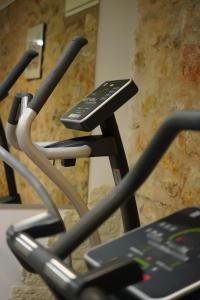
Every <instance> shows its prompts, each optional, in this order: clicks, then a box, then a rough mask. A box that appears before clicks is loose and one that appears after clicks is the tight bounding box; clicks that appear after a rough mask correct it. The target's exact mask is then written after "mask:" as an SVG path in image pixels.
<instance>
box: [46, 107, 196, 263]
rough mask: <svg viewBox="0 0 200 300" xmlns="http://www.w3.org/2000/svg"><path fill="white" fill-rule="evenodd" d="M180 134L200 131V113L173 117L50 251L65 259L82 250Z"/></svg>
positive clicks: (175, 114)
mask: <svg viewBox="0 0 200 300" xmlns="http://www.w3.org/2000/svg"><path fill="white" fill-rule="evenodd" d="M181 130H200V111H180V112H175V113H173V114H172V115H170V116H169V117H168V118H167V119H166V120H165V121H164V123H163V124H162V125H161V127H160V128H159V129H158V131H157V132H156V134H155V135H154V137H153V138H152V140H151V142H150V143H149V145H148V146H147V148H146V150H145V151H144V152H143V154H142V155H141V156H140V158H139V160H138V161H137V162H136V164H135V165H134V166H133V168H132V169H131V170H130V171H129V173H128V174H127V175H126V176H125V177H124V178H123V179H122V180H121V181H120V183H119V184H118V185H117V186H116V187H115V188H114V189H113V190H112V191H111V192H110V193H109V194H108V195H107V196H106V197H105V198H104V199H103V200H102V201H101V202H99V203H98V204H97V205H96V206H95V207H94V208H93V209H91V210H90V211H89V212H88V213H87V214H85V215H84V216H83V217H82V218H81V219H80V221H79V222H78V223H76V224H75V225H73V226H72V227H71V228H70V230H69V231H68V232H67V233H65V234H64V235H62V238H59V239H58V240H57V241H56V242H55V243H54V244H53V246H52V248H51V251H52V252H53V253H55V254H57V255H58V256H59V257H61V258H64V257H67V256H68V255H69V254H70V253H71V252H72V251H73V250H74V249H75V248H76V247H77V246H79V245H80V244H81V243H82V242H83V241H84V240H85V239H86V238H87V237H88V236H89V235H90V234H91V233H92V232H93V231H94V230H96V229H97V228H98V227H99V226H100V225H101V224H102V223H103V222H104V221H105V220H106V219H107V218H108V217H110V216H111V214H113V213H114V212H115V211H116V210H117V209H118V208H119V207H120V206H121V205H122V204H123V203H124V199H129V197H130V196H131V195H132V193H133V192H135V191H136V190H137V189H138V188H139V187H140V186H141V185H142V184H143V183H144V181H145V180H146V179H147V177H148V176H149V175H150V173H151V172H152V171H153V169H154V168H155V167H156V165H157V164H158V162H159V160H160V159H161V157H162V156H163V154H164V153H165V152H166V150H167V149H168V147H169V146H170V144H171V142H172V141H173V140H174V138H175V137H176V135H177V134H178V133H179V132H180V131H181Z"/></svg>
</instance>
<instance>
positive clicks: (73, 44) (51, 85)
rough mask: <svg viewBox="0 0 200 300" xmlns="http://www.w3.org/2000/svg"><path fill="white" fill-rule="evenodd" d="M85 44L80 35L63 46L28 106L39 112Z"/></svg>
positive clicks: (85, 41)
mask: <svg viewBox="0 0 200 300" xmlns="http://www.w3.org/2000/svg"><path fill="white" fill-rule="evenodd" d="M86 44H87V40H86V39H85V38H83V37H80V36H77V37H74V38H73V39H72V40H71V41H70V43H69V45H68V46H67V47H66V48H65V50H64V52H63V54H62V55H61V57H60V58H59V60H58V62H57V64H56V65H55V67H54V68H53V70H52V71H51V72H50V74H49V75H48V77H47V78H46V80H45V81H44V82H43V84H42V85H41V87H40V88H39V89H38V91H37V92H36V94H35V96H34V97H33V99H32V101H31V102H30V103H29V105H28V107H30V108H32V109H33V110H34V111H35V112H36V113H39V111H40V110H41V108H42V106H43V105H44V104H45V102H46V101H47V99H48V97H49V96H50V95H51V93H52V92H53V90H54V89H55V87H56V85H57V84H58V82H59V81H60V79H61V78H62V76H63V75H64V73H65V72H66V70H67V69H68V67H69V66H70V64H71V63H72V61H73V60H74V58H75V57H76V55H77V54H78V52H79V51H80V49H81V48H82V47H83V46H84V45H86Z"/></svg>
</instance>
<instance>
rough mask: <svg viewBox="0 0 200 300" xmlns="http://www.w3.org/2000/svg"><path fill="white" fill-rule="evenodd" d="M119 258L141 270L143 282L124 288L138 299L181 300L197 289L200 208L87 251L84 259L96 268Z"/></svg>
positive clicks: (198, 280) (199, 283)
mask: <svg viewBox="0 0 200 300" xmlns="http://www.w3.org/2000/svg"><path fill="white" fill-rule="evenodd" d="M118 256H120V257H121V256H128V257H132V258H133V260H134V261H136V262H138V263H139V264H140V265H141V267H142V269H143V271H144V278H143V281H142V282H140V283H138V284H136V285H134V286H132V287H129V288H128V289H127V290H128V292H129V293H130V294H132V295H134V296H135V297H138V299H157V298H159V299H168V300H169V299H179V298H181V299H182V297H183V296H185V295H188V294H190V293H191V292H192V291H195V290H198V289H200V209H199V208H196V207H193V208H188V209H184V210H181V211H179V212H177V213H175V214H173V215H171V216H168V217H166V218H164V219H162V220H159V221H157V222H155V223H152V224H150V225H148V226H145V227H143V228H140V229H138V230H135V231H132V232H130V233H127V234H125V235H123V236H122V237H120V238H118V239H116V240H114V241H112V242H109V243H107V244H105V245H102V246H99V247H97V248H95V249H93V250H91V251H89V253H88V254H87V256H86V260H87V262H88V264H89V265H90V266H96V265H98V264H99V265H101V264H102V263H103V262H105V261H108V260H110V259H113V258H114V257H118ZM166 297H167V298H166ZM184 299H185V298H184ZM188 299H190V298H188ZM191 299H192V298H191Z"/></svg>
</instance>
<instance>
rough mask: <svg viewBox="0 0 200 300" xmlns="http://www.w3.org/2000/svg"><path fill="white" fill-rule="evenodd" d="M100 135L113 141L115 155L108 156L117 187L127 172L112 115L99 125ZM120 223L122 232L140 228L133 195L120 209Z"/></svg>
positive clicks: (121, 145) (123, 153) (124, 157)
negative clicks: (111, 138) (121, 223)
mask: <svg viewBox="0 0 200 300" xmlns="http://www.w3.org/2000/svg"><path fill="white" fill-rule="evenodd" d="M100 127H101V131H102V134H103V135H104V136H112V137H114V139H115V142H116V147H117V155H115V156H109V160H110V165H111V168H112V172H113V177H114V181H115V184H116V185H117V184H118V183H119V181H120V180H121V178H123V177H124V176H125V175H126V174H127V173H128V171H129V167H128V163H127V159H126V154H125V151H124V147H123V144H122V140H121V136H120V132H119V128H118V125H117V122H116V119H115V116H114V114H112V116H111V117H110V118H108V119H107V120H105V121H104V122H103V123H102V124H100ZM121 214H122V221H123V226H124V231H125V232H126V231H129V230H132V229H134V228H137V227H139V226H140V220H139V215H138V210H137V205H136V200H135V196H134V194H133V195H132V196H131V198H129V199H127V201H126V202H125V204H123V206H122V207H121Z"/></svg>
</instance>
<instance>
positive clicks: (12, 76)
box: [0, 49, 38, 101]
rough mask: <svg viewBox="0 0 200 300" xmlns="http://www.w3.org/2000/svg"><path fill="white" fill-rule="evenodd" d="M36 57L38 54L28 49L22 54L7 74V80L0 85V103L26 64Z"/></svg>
mask: <svg viewBox="0 0 200 300" xmlns="http://www.w3.org/2000/svg"><path fill="white" fill-rule="evenodd" d="M37 55H38V53H37V52H36V51H35V50H33V49H29V50H27V51H26V52H25V53H24V55H23V56H22V57H21V59H20V60H19V62H18V63H17V64H16V65H15V67H14V68H13V69H12V71H11V72H10V73H9V75H8V76H7V78H6V79H5V80H4V81H3V83H2V84H1V85H0V101H2V100H3V99H4V98H5V97H6V96H8V92H9V90H10V88H11V87H12V86H13V84H14V83H15V81H16V80H17V79H18V77H19V76H20V75H21V74H22V73H23V71H24V70H25V68H26V67H27V66H28V64H29V63H30V62H31V61H32V60H33V58H35V57H36V56H37Z"/></svg>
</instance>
